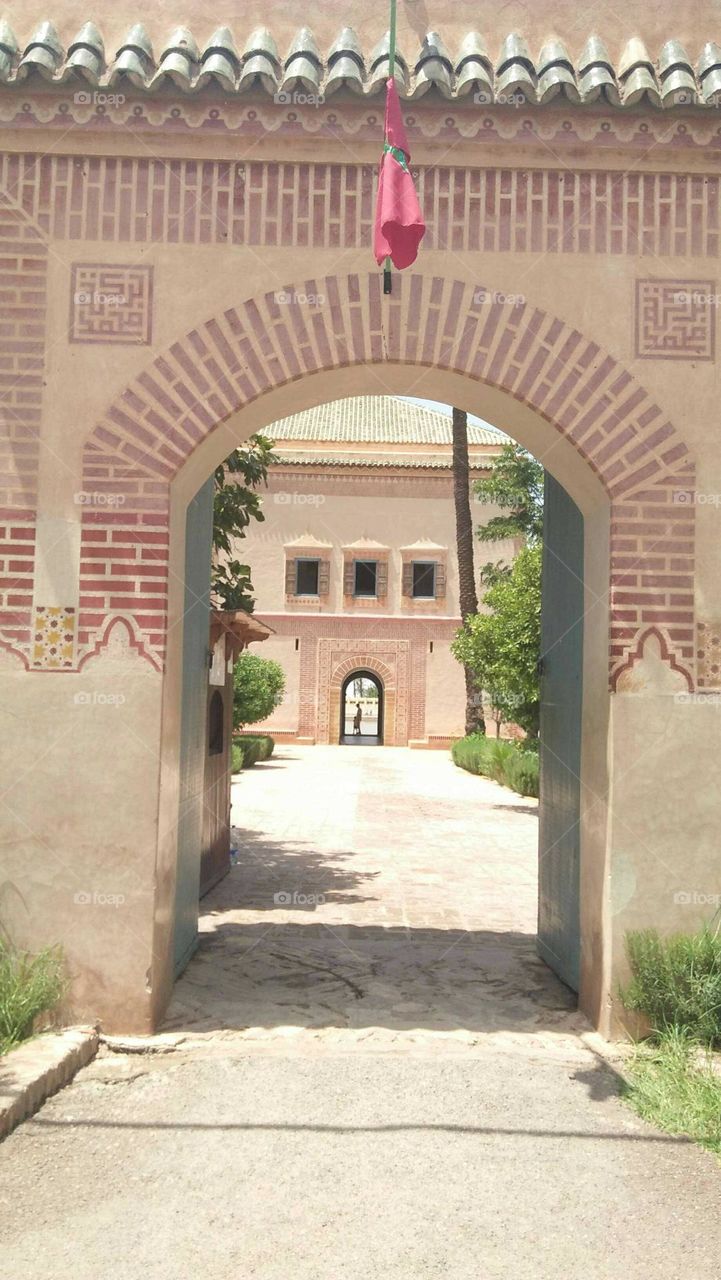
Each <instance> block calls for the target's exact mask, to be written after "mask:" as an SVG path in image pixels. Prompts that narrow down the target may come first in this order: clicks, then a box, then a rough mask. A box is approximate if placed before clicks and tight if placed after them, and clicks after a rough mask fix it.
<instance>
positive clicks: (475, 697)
mask: <svg viewBox="0 0 721 1280" xmlns="http://www.w3.org/2000/svg"><path fill="white" fill-rule="evenodd" d="M453 501H454V504H455V509H456V554H457V557H458V592H459V604H460V610H461V618H462V619H463V622H464V623H465V621H466V619H467V618H470V617H472V616H473V615H474V614H477V613H478V594H477V592H476V578H475V572H474V568H473V522H472V520H471V499H470V463H469V459H468V415H467V414H466V413H465V412H464V411H463V409H454V410H453ZM461 661H462V659H461ZM463 674H464V676H465V681H466V733H485V731H486V726H485V722H484V719H483V699H482V696H481V693H480V689H479V685H478V678H477V673H476V672H475V671H473V669H472V668H471V667H470V666H468V665H467V664H466V663H464V664H463Z"/></svg>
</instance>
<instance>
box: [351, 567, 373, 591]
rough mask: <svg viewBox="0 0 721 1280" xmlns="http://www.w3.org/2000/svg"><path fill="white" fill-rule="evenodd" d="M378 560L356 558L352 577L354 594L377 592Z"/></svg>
mask: <svg viewBox="0 0 721 1280" xmlns="http://www.w3.org/2000/svg"><path fill="white" fill-rule="evenodd" d="M377 588H378V561H377V560H356V561H355V575H354V579H353V595H354V596H375V595H377V594H378V590H377Z"/></svg>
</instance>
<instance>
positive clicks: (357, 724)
mask: <svg viewBox="0 0 721 1280" xmlns="http://www.w3.org/2000/svg"><path fill="white" fill-rule="evenodd" d="M362 719H363V708H362V707H361V704H360V702H356V704H355V715H354V716H353V733H354V735H356V734H358V735H359V734H360V731H361V720H362Z"/></svg>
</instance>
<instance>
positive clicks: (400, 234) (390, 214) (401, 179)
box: [373, 79, 426, 270]
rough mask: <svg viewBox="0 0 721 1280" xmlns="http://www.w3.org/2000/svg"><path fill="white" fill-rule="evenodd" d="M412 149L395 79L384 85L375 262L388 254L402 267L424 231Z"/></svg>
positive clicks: (413, 257) (410, 259)
mask: <svg viewBox="0 0 721 1280" xmlns="http://www.w3.org/2000/svg"><path fill="white" fill-rule="evenodd" d="M410 158H411V153H410V151H409V150H408V140H407V138H406V131H405V129H404V127H403V117H402V115H401V104H400V102H399V101H398V90H397V88H396V83H395V80H393V79H391V80H389V81H388V85H387V89H386V123H385V146H384V147H383V155H382V157H381V163H380V170H379V174H378V198H377V200H376V221H375V229H374V232H373V252H374V254H375V259H376V262H377V263H378V265H379V266H380V265H381V263H382V262H383V261H384V260H385V259H386V258H390V259H391V262H392V263H393V266H394V267H397V268H398V270H401V269H402V268H403V267H410V265H411V263H412V262H415V260H416V256H417V254H418V246H419V244H420V242H421V240H422V239H423V237H424V235H425V234H426V224H425V222H424V221H423V214H422V213H421V206H420V205H419V203H418V196H417V195H416V189H415V187H414V185H413V178H412V177H411V172H410V169H409V168H408V163H409V161H410Z"/></svg>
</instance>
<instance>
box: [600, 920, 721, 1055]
mask: <svg viewBox="0 0 721 1280" xmlns="http://www.w3.org/2000/svg"><path fill="white" fill-rule="evenodd" d="M626 955H627V957H628V963H629V966H630V969H631V980H630V982H629V984H628V986H627V987H625V988H623V989H622V991H621V999H622V1000H623V1003H624V1004H625V1006H626V1008H627V1009H633V1010H635V1011H636V1012H638V1013H642V1014H644V1016H645V1017H646V1018H648V1020H649V1022H650V1024H651V1026H652V1028H653V1030H654V1032H655V1033H656V1034H663V1033H664V1032H666V1031H677V1032H684V1033H686V1035H687V1036H690V1037H692V1039H694V1040H697V1041H699V1042H700V1043H701V1044H705V1045H708V1046H710V1047H714V1046H719V1045H721V937H720V936H719V932H718V930H712V929H702V930H701V931H700V932H699V933H695V934H683V933H679V934H674V936H673V937H670V938H661V937H660V936H659V934H658V933H657V932H656V930H655V929H642V930H638V931H636V932H632V933H629V934H627V935H626Z"/></svg>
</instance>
